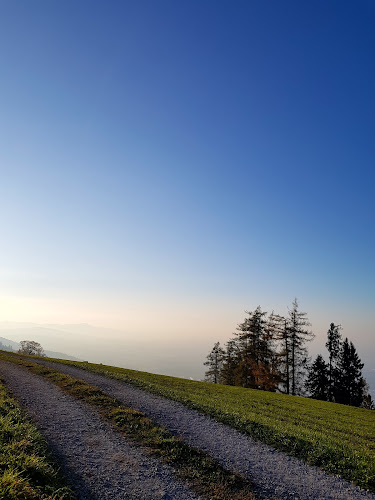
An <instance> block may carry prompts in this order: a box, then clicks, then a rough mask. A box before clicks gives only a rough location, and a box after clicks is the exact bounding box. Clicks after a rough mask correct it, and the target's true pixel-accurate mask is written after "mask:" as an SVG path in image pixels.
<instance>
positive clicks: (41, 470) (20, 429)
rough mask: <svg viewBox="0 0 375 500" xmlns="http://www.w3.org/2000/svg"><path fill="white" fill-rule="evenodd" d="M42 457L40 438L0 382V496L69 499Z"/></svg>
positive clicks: (42, 446)
mask: <svg viewBox="0 0 375 500" xmlns="http://www.w3.org/2000/svg"><path fill="white" fill-rule="evenodd" d="M46 456H47V457H48V452H47V448H46V445H45V443H44V441H43V438H42V437H41V435H40V434H39V432H38V431H37V429H36V428H35V427H34V425H32V424H31V423H30V422H29V421H28V420H27V419H26V418H25V416H24V414H23V413H22V412H21V410H20V408H19V406H18V405H17V403H16V402H15V401H14V400H13V399H12V398H11V397H10V396H9V395H8V394H7V392H6V390H5V388H4V386H3V384H2V383H1V382H0V499H4V500H12V499H35V500H39V499H40V500H41V499H44V500H57V499H60V500H62V499H63V498H65V499H68V498H73V495H72V493H71V492H70V490H68V488H64V487H62V480H61V479H60V478H59V476H58V474H57V472H56V470H55V469H54V466H53V464H52V462H51V461H50V460H49V459H48V458H46Z"/></svg>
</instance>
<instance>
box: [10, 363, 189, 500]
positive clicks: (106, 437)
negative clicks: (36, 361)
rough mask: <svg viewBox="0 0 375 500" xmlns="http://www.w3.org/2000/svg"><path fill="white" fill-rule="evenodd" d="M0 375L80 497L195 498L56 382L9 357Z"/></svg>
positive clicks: (160, 465)
mask: <svg viewBox="0 0 375 500" xmlns="http://www.w3.org/2000/svg"><path fill="white" fill-rule="evenodd" d="M0 375H2V376H3V378H4V380H5V383H6V386H7V388H8V389H10V390H11V391H12V393H13V395H14V396H15V397H16V399H18V401H20V403H21V405H22V406H23V408H24V409H25V410H26V411H27V413H28V414H29V415H30V416H31V417H32V419H33V421H34V422H35V423H36V425H37V426H38V428H39V429H40V430H41V432H42V433H43V434H44V436H45V437H46V439H47V442H48V444H49V446H50V448H51V450H52V452H53V454H54V455H55V457H56V459H57V461H58V462H59V463H60V464H61V466H62V470H63V472H64V475H65V476H66V477H67V478H68V480H69V482H70V485H71V487H72V488H73V490H74V491H75V492H76V493H77V496H78V498H79V499H80V500H106V499H108V500H109V499H111V500H115V499H129V500H159V499H164V500H167V499H168V500H171V499H181V500H193V499H196V498H197V497H196V496H195V494H194V493H193V492H191V491H190V490H189V489H188V488H187V487H186V486H185V485H184V484H182V483H181V482H180V481H179V480H177V479H176V477H175V476H174V473H173V470H172V469H171V468H170V467H168V466H167V465H165V464H164V463H161V462H160V461H158V460H157V459H155V458H153V457H151V456H150V455H149V454H148V453H147V452H146V451H145V450H143V449H142V448H140V447H139V446H136V445H133V444H131V443H129V442H127V441H126V440H125V439H124V437H123V436H122V435H121V434H120V433H118V432H116V431H115V430H113V428H112V427H111V426H110V425H109V424H107V423H106V422H103V421H102V420H101V419H100V418H99V417H98V416H97V415H96V414H94V413H93V412H92V411H91V410H90V408H89V407H88V406H86V405H85V404H82V403H80V402H78V401H77V400H75V399H73V398H72V397H70V396H68V395H66V394H65V393H63V392H62V391H61V390H60V389H59V388H57V387H56V386H54V385H53V384H52V383H50V382H48V381H46V380H44V379H43V378H41V377H39V376H37V375H33V374H31V373H30V372H28V371H27V370H26V369H25V368H22V367H20V366H17V365H14V364H12V363H7V362H5V361H0Z"/></svg>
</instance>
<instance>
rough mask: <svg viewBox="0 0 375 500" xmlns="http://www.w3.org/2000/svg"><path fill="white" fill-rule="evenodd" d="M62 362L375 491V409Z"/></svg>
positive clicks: (95, 365) (102, 366) (86, 364)
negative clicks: (176, 404)
mask: <svg viewBox="0 0 375 500" xmlns="http://www.w3.org/2000/svg"><path fill="white" fill-rule="evenodd" d="M44 359H45V358H44ZM53 361H56V360H53ZM59 362H61V363H64V364H69V365H73V366H77V367H80V368H83V369H85V370H88V371H92V372H94V373H99V374H102V375H105V376H107V377H110V378H114V379H118V380H123V381H125V382H128V383H131V384H134V385H136V386H138V387H141V388H143V389H145V390H147V391H149V392H152V393H155V394H159V395H162V396H164V397H167V398H169V399H172V400H175V401H179V402H181V403H183V404H185V405H187V406H189V407H191V408H195V409H197V410H198V411H200V412H202V413H205V414H207V415H210V416H212V417H214V418H215V419H216V420H218V421H221V422H223V423H225V424H227V425H230V426H231V427H234V428H235V429H237V430H239V431H240V432H243V433H245V434H249V435H250V436H252V437H254V438H256V439H259V440H260V441H263V442H264V443H267V444H269V445H271V446H273V447H275V448H277V449H279V450H281V451H284V452H287V453H289V454H291V455H295V456H297V457H299V458H302V459H304V460H305V461H306V462H308V463H309V464H312V465H316V466H318V467H321V468H322V469H324V470H326V471H328V472H330V473H333V474H339V475H341V476H342V477H344V478H345V479H347V480H349V481H353V482H354V483H356V484H358V485H359V486H361V487H363V488H365V489H369V490H371V491H374V492H375V411H371V410H366V409H363V408H356V407H352V406H347V405H341V404H337V403H329V402H326V401H318V400H313V399H308V398H303V397H300V396H289V395H285V394H278V393H271V392H267V391H260V390H255V389H245V388H242V387H233V386H227V385H220V384H211V383H207V382H197V381H192V380H187V379H181V378H175V377H170V376H165V375H155V374H152V373H147V372H140V371H135V370H128V369H125V368H117V367H113V366H106V365H101V364H93V363H85V362H83V363H77V362H70V361H64V360H59Z"/></svg>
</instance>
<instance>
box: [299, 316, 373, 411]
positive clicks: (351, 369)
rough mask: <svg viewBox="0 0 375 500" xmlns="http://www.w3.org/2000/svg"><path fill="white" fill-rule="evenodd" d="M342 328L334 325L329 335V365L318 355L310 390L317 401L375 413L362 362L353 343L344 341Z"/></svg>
mask: <svg viewBox="0 0 375 500" xmlns="http://www.w3.org/2000/svg"><path fill="white" fill-rule="evenodd" d="M340 330H341V326H340V325H335V324H334V323H331V325H330V327H329V330H328V332H327V342H326V348H327V350H328V362H326V361H325V360H324V358H323V356H322V355H321V354H318V356H317V357H316V359H315V361H314V362H313V364H312V365H311V367H310V369H309V373H308V377H307V380H306V384H305V385H306V388H307V390H308V391H309V393H310V395H311V397H312V398H314V399H320V400H323V401H332V402H336V403H342V404H346V405H351V406H363V407H365V408H369V409H373V403H372V400H371V396H370V395H369V394H368V386H367V384H366V380H365V379H364V378H363V376H362V368H363V366H364V365H363V363H362V362H361V360H360V358H359V356H358V353H357V350H356V348H355V347H354V344H353V342H349V340H348V338H345V340H342V337H341V333H340Z"/></svg>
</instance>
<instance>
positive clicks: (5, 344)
mask: <svg viewBox="0 0 375 500" xmlns="http://www.w3.org/2000/svg"><path fill="white" fill-rule="evenodd" d="M25 340H32V339H25ZM42 347H43V346H42ZM19 348H20V344H19V342H14V341H13V340H10V339H6V338H5V337H0V350H3V351H13V352H17V351H18V349H19ZM44 352H45V355H46V356H47V357H48V358H58V359H67V360H69V361H82V360H81V359H79V358H76V357H75V356H71V355H70V354H65V353H63V352H56V351H48V350H44Z"/></svg>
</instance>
